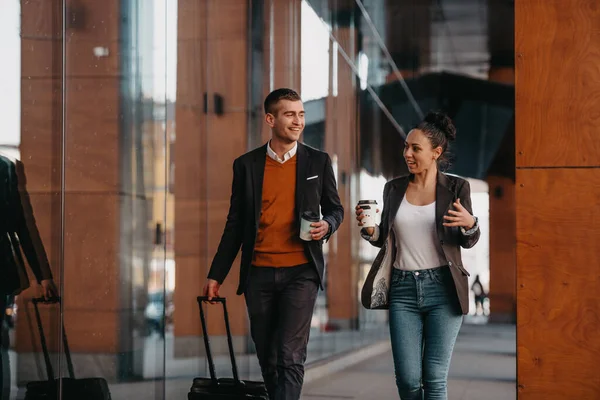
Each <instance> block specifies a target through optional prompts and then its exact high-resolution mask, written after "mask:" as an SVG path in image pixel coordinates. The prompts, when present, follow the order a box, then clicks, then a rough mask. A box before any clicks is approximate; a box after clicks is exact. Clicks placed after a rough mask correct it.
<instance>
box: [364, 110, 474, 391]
mask: <svg viewBox="0 0 600 400" xmlns="http://www.w3.org/2000/svg"><path fill="white" fill-rule="evenodd" d="M455 137H456V128H455V127H454V124H453V123H452V121H451V120H450V118H449V117H448V116H447V115H445V114H443V113H437V112H430V113H428V114H427V115H426V116H425V119H424V120H423V121H422V122H421V123H420V124H418V125H417V126H416V127H415V128H414V129H413V130H411V131H410V132H409V134H408V135H407V137H406V140H405V144H404V160H405V161H406V164H407V166H408V170H409V174H408V175H406V176H402V177H399V178H396V179H393V180H391V181H389V182H387V183H386V185H385V187H384V189H383V201H384V206H383V212H382V214H381V223H380V225H378V226H375V227H374V228H373V227H370V228H362V229H361V235H362V236H363V238H365V239H366V240H368V241H369V242H370V243H371V244H372V245H373V246H376V247H382V246H383V244H384V243H386V240H387V239H388V236H390V235H392V237H391V239H392V240H391V242H390V243H393V244H394V245H395V246H394V249H393V251H392V254H393V256H392V257H393V260H394V261H393V268H392V276H391V284H390V289H389V321H390V337H391V341H392V353H393V357H394V367H395V375H396V385H397V387H398V393H399V395H400V398H401V399H402V400H417V399H419V400H421V399H423V398H424V399H426V400H434V399H435V400H444V399H447V398H448V395H447V382H448V370H449V367H450V359H451V356H452V351H453V349H454V344H455V342H456V338H457V336H458V332H459V330H460V327H461V324H462V319H463V314H467V313H468V311H469V287H468V278H467V277H468V275H469V274H468V272H467V271H466V269H465V268H464V267H463V264H462V260H461V253H460V248H461V247H464V248H470V247H473V246H474V245H475V244H476V243H477V241H478V240H479V234H480V233H479V224H478V222H477V218H476V217H474V216H473V215H472V214H473V212H472V209H471V191H470V187H469V182H468V181H467V180H465V179H462V178H459V177H456V176H452V175H447V174H445V173H443V172H442V170H443V169H444V167H445V166H446V164H447V161H446V160H447V150H448V146H449V143H450V142H451V141H453V140H454V139H455ZM356 219H357V220H358V221H359V223H358V225H359V226H361V225H362V223H361V220H362V219H363V215H362V210H361V209H360V208H359V207H357V208H356Z"/></svg>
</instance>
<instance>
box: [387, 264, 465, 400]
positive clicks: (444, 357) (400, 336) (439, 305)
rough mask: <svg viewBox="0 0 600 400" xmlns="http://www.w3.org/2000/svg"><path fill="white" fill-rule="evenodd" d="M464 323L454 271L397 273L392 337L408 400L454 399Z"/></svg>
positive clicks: (394, 275) (403, 392)
mask: <svg viewBox="0 0 600 400" xmlns="http://www.w3.org/2000/svg"><path fill="white" fill-rule="evenodd" d="M462 319H463V318H462V312H461V309H460V305H459V303H458V297H457V295H456V289H455V287H454V282H453V280H452V275H451V274H450V270H449V268H448V267H441V268H434V269H429V270H422V271H414V272H413V271H401V270H398V269H395V268H394V269H393V272H392V285H391V288H390V336H391V340H392V353H393V355H394V367H395V372H396V385H397V386H398V393H399V395H400V398H401V399H402V400H417V399H418V400H422V399H423V398H424V399H425V400H446V399H447V398H448V391H447V387H448V369H449V368H450V358H451V357H452V350H453V349H454V343H455V342H456V337H457V336H458V331H459V330H460V326H461V324H462Z"/></svg>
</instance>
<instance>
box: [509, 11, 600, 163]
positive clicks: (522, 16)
mask: <svg viewBox="0 0 600 400" xmlns="http://www.w3.org/2000/svg"><path fill="white" fill-rule="evenodd" d="M515 51H516V54H517V57H516V61H515V62H516V84H517V87H518V90H517V93H516V101H517V103H518V107H517V109H518V112H517V125H518V126H519V129H520V133H521V134H519V135H517V139H516V149H517V166H518V167H531V166H599V165H600V141H599V140H598V125H599V124H600V113H598V108H599V107H600V96H599V95H598V90H599V86H598V82H599V81H600V69H599V68H598V65H599V64H600V7H598V2H597V0H553V1H549V0H521V1H518V2H515Z"/></svg>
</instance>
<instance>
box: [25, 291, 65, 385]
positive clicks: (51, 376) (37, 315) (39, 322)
mask: <svg viewBox="0 0 600 400" xmlns="http://www.w3.org/2000/svg"><path fill="white" fill-rule="evenodd" d="M31 302H32V303H33V308H34V310H35V319H36V322H37V326H38V330H39V332H40V342H41V343H42V350H43V352H44V361H45V363H46V373H47V375H48V380H49V381H52V380H54V368H53V367H52V362H51V361H50V353H49V352H48V345H47V344H46V335H45V334H44V327H43V325H42V318H41V316H40V310H39V308H38V304H39V303H42V304H56V303H60V297H57V298H54V299H50V300H46V299H44V298H43V297H38V298H34V299H32V300H31ZM61 328H62V342H63V347H64V352H65V358H66V359H67V369H68V371H69V377H70V378H71V379H75V370H74V368H73V361H72V360H71V351H70V350H69V342H68V341H67V332H66V331H65V324H64V321H62V320H61Z"/></svg>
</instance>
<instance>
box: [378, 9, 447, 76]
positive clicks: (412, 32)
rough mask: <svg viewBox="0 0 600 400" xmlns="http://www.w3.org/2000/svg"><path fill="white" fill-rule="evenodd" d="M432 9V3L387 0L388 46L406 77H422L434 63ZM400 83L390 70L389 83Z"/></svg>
mask: <svg viewBox="0 0 600 400" xmlns="http://www.w3.org/2000/svg"><path fill="white" fill-rule="evenodd" d="M432 7H436V6H432V5H431V0H420V1H413V0H386V1H385V13H386V35H385V38H384V40H385V45H386V47H387V49H388V51H389V52H390V54H391V56H392V59H393V60H394V63H395V64H396V66H397V68H398V70H399V71H400V73H401V74H402V76H403V77H404V78H408V77H411V76H414V75H419V73H420V69H421V67H423V66H428V65H429V63H430V60H429V58H430V57H431V54H430V53H431V43H430V41H431V13H432ZM385 62H386V64H387V61H385ZM397 80H398V77H397V76H396V74H395V73H394V72H393V70H391V68H390V72H389V74H388V77H387V81H388V82H394V81H397Z"/></svg>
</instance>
